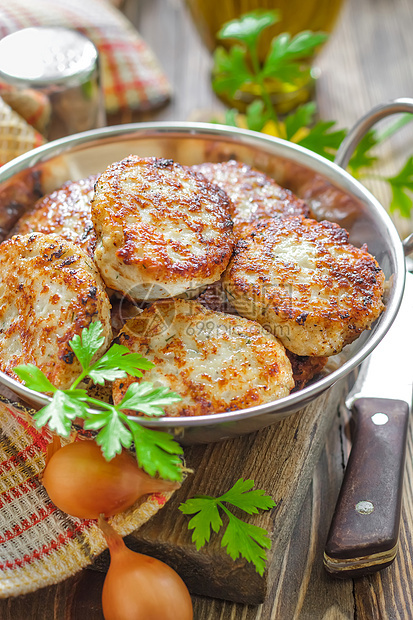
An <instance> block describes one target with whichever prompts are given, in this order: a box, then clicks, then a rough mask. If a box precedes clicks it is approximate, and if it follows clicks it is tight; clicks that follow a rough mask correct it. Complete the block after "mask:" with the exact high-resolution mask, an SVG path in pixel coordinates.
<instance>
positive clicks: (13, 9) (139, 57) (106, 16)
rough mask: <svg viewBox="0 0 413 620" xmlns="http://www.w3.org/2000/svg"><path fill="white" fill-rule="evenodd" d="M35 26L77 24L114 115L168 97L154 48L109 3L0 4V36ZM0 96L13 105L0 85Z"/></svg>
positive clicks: (38, 0)
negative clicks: (93, 51)
mask: <svg viewBox="0 0 413 620" xmlns="http://www.w3.org/2000/svg"><path fill="white" fill-rule="evenodd" d="M30 26H62V27H66V28H74V29H76V30H79V31H80V32H82V33H83V34H85V35H86V36H87V37H88V38H89V39H90V40H91V41H92V42H93V43H94V44H95V45H96V47H97V49H98V51H99V55H100V61H101V67H102V83H103V91H104V98H105V107H106V112H107V114H108V115H109V116H110V115H112V114H117V115H119V114H120V115H122V113H127V112H130V111H144V110H149V109H152V108H154V107H158V106H160V105H161V104H163V103H165V102H166V101H168V100H169V98H170V95H171V88H170V85H169V82H168V80H167V78H166V76H165V74H164V73H163V71H162V69H161V67H160V65H159V63H158V61H157V59H156V57H155V55H154V54H153V52H152V50H151V49H150V47H149V46H148V45H147V44H146V42H145V41H144V40H143V38H142V37H141V36H140V34H139V32H138V31H137V30H136V28H134V26H133V25H132V24H131V22H130V21H129V20H128V19H127V18H126V17H125V16H124V15H123V14H122V13H121V12H120V11H119V10H118V9H116V8H115V7H114V6H112V5H111V4H109V3H108V2H105V1H104V0H87V1H86V2H85V0H35V1H33V0H12V1H11V2H2V3H0V38H2V37H4V36H6V35H7V34H10V33H11V32H15V31H16V30H19V29H21V28H27V27H30ZM27 53H28V54H29V53H30V50H27ZM0 95H1V96H2V97H3V98H4V100H5V101H6V102H7V103H10V105H12V101H11V100H10V99H8V98H10V97H11V95H10V94H8V93H7V92H5V90H4V89H2V88H1V85H0ZM37 103H39V102H37ZM18 111H19V113H20V114H21V110H18ZM125 116H126V114H125ZM27 120H28V119H27ZM28 122H30V121H29V120H28Z"/></svg>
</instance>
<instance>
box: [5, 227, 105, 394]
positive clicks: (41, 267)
mask: <svg viewBox="0 0 413 620" xmlns="http://www.w3.org/2000/svg"><path fill="white" fill-rule="evenodd" d="M97 320H100V321H101V322H102V324H103V336H104V338H105V340H104V344H103V345H102V346H101V348H100V350H99V352H98V355H97V356H100V355H102V354H103V353H104V351H105V349H106V348H107V347H108V345H109V343H110V340H111V337H112V330H111V327H110V303H109V299H108V296H107V294H106V291H105V287H104V284H103V282H102V280H101V278H100V275H99V273H98V271H97V269H96V267H95V265H94V263H93V261H92V259H91V258H90V257H89V256H88V255H87V254H86V252H84V251H83V250H82V249H81V248H79V247H78V246H76V245H75V244H74V243H72V242H70V241H66V240H65V239H62V237H59V236H58V235H45V234H43V233H32V234H30V235H17V236H15V237H12V238H11V239H7V240H6V241H3V243H2V244H0V369H1V370H2V371H3V372H5V373H7V374H9V375H10V376H12V377H14V378H15V379H18V377H17V376H16V375H15V374H14V373H13V368H14V367H15V366H17V365H18V364H28V363H32V364H35V365H36V366H37V367H38V368H40V369H41V370H42V371H43V372H44V373H45V374H46V376H47V377H48V378H49V379H50V381H51V382H52V383H53V384H54V385H56V386H57V387H60V388H67V387H69V386H70V384H71V383H72V381H73V380H74V379H75V378H76V377H77V376H78V375H79V373H80V372H81V370H82V369H81V367H80V364H79V362H78V361H77V359H76V358H75V356H74V353H73V351H72V349H71V348H70V346H69V344H68V343H69V341H70V340H71V339H72V338H73V337H74V336H75V334H80V333H81V331H82V329H83V328H84V327H89V325H90V324H91V322H92V321H97Z"/></svg>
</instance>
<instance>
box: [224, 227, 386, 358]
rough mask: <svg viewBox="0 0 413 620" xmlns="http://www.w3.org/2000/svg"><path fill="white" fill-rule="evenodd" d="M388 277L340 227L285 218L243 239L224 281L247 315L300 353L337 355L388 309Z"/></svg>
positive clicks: (237, 307) (238, 307)
mask: <svg viewBox="0 0 413 620" xmlns="http://www.w3.org/2000/svg"><path fill="white" fill-rule="evenodd" d="M383 284H384V274H383V272H382V271H381V269H380V267H379V265H378V264H377V262H376V260H375V259H374V258H373V257H372V256H371V255H370V254H369V253H368V252H367V249H366V248H365V247H363V248H361V249H359V248H356V247H354V246H352V245H351V244H350V243H349V240H348V233H347V231H346V230H344V229H343V228H340V227H339V226H338V225H337V224H333V223H331V222H327V221H323V222H316V221H315V220H313V219H306V218H303V217H293V216H291V217H283V216H279V217H278V218H274V220H272V221H270V222H266V223H263V224H261V225H260V224H258V225H257V226H256V231H255V232H254V233H252V234H251V235H249V236H248V237H245V238H244V239H240V240H239V242H238V243H237V246H236V248H235V251H234V256H233V258H232V260H231V262H230V264H229V266H228V269H227V271H226V272H225V274H224V277H223V286H224V289H225V291H226V293H227V295H228V297H229V299H230V301H231V304H232V305H233V306H234V307H235V308H236V309H237V311H238V312H239V314H240V315H241V316H246V317H248V318H250V319H254V320H257V321H258V322H259V323H261V324H262V325H263V326H265V328H266V329H268V330H269V331H270V332H271V333H273V334H274V335H275V336H277V337H278V338H279V339H280V340H281V342H282V343H283V344H284V346H285V347H286V349H288V350H289V351H292V352H293V353H296V354H297V355H302V356H305V355H311V356H329V355H333V354H335V353H338V352H339V351H341V349H342V348H343V346H344V345H346V344H348V343H350V342H353V340H355V339H356V338H357V337H358V336H359V335H360V333H361V332H362V331H363V330H365V329H369V328H370V326H371V324H372V323H373V321H374V320H375V319H377V317H378V316H379V315H380V313H381V312H382V310H383V308H384V306H383V302H382V295H383Z"/></svg>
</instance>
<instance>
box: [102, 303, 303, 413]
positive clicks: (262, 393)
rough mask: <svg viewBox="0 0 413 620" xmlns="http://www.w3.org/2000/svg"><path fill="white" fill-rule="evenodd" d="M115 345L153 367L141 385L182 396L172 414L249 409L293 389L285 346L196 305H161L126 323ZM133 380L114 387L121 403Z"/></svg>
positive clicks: (246, 322)
mask: <svg viewBox="0 0 413 620" xmlns="http://www.w3.org/2000/svg"><path fill="white" fill-rule="evenodd" d="M118 341H119V342H120V343H121V344H124V345H125V346H127V347H128V348H129V349H130V350H131V351H136V352H139V353H141V354H142V355H144V356H145V357H147V358H148V359H149V360H151V361H152V362H154V363H155V367H154V368H152V369H151V370H146V371H144V376H143V379H142V380H143V381H150V382H153V383H154V385H155V386H167V387H168V388H170V389H171V390H174V391H175V392H177V393H178V394H180V395H181V396H182V400H181V401H180V402H177V403H174V404H172V405H168V406H167V407H165V413H166V415H168V416H177V415H181V416H196V415H206V414H214V413H219V412H223V411H233V410H237V409H244V408H246V407H251V406H254V405H260V404H262V403H266V402H270V401H273V400H276V399H278V398H281V397H283V396H287V395H288V394H289V393H290V390H291V389H292V388H293V387H294V381H293V377H292V372H291V364H290V361H289V359H288V357H287V355H286V353H285V349H284V347H283V345H282V344H281V343H280V342H279V341H278V340H277V338H275V337H274V336H272V334H270V333H268V332H267V331H266V330H264V329H263V328H262V327H261V326H260V325H258V324H257V323H255V322H253V321H249V320H247V319H244V318H242V317H238V316H233V315H230V314H223V313H221V312H213V311H210V310H208V309H207V308H205V307H204V306H202V305H201V304H199V303H198V302H196V301H184V300H169V301H162V302H156V303H154V304H152V306H151V307H150V308H148V309H146V310H144V311H143V312H142V314H140V315H139V316H137V317H135V318H134V319H131V320H130V321H128V322H127V323H126V324H125V325H124V327H123V328H122V331H121V332H120V334H119V336H118ZM133 381H136V379H134V378H128V379H126V380H125V379H120V380H119V381H115V382H114V389H113V400H114V402H115V403H118V402H119V401H120V400H121V398H122V397H123V395H124V394H125V392H126V390H127V388H128V386H129V385H130V383H131V382H133Z"/></svg>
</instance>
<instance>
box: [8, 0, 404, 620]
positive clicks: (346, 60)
mask: <svg viewBox="0 0 413 620" xmlns="http://www.w3.org/2000/svg"><path fill="white" fill-rule="evenodd" d="M217 5H219V3H217ZM123 10H124V11H125V14H126V15H127V16H128V17H129V19H131V21H132V22H133V23H134V24H135V25H136V27H137V28H138V30H139V31H140V33H141V34H142V35H143V37H144V38H145V39H146V41H147V42H148V43H149V44H150V46H151V47H152V49H153V50H154V52H155V53H156V55H157V57H158V59H159V61H160V63H161V65H162V67H163V69H164V70H165V72H166V74H167V75H168V77H169V79H170V81H171V83H172V86H173V90H174V96H173V99H172V101H171V102H170V103H169V104H168V105H167V106H165V107H164V108H163V109H161V110H158V111H156V112H155V113H151V114H146V115H145V120H147V119H154V120H188V119H191V118H194V117H199V115H200V114H203V113H204V111H205V110H215V111H217V112H218V111H221V110H222V109H223V106H222V104H221V103H220V101H219V100H218V99H217V98H216V97H215V96H214V94H213V92H212V90H211V86H210V78H209V72H210V69H211V57H210V55H209V53H208V52H207V51H206V49H205V48H204V47H203V45H202V43H201V41H200V39H199V37H198V34H197V32H196V30H195V28H194V26H193V24H192V22H191V20H190V18H189V16H188V14H187V12H186V10H185V7H184V5H183V2H182V1H181V0H127V1H126V3H125V5H124V9H123ZM412 32H413V2H412V0H348V2H347V3H346V5H345V6H344V9H343V11H342V13H341V17H340V20H339V23H338V25H337V27H336V29H335V31H334V33H333V35H332V36H331V38H330V41H329V43H328V44H327V46H326V47H325V48H324V50H323V52H322V55H321V56H320V58H319V60H318V66H319V67H320V69H321V77H320V78H319V80H318V84H317V94H316V96H317V102H318V106H319V110H320V113H321V116H322V117H323V118H324V119H335V120H337V121H338V122H339V124H340V125H341V126H343V127H349V126H351V124H352V123H354V122H355V121H356V120H357V119H358V118H359V117H360V116H361V115H362V114H363V113H365V112H366V111H367V110H368V109H369V108H370V107H372V106H373V105H375V104H377V103H380V102H383V101H387V100H389V99H392V98H396V97H401V96H409V95H410V96H413V62H412V60H411V59H413V37H412ZM141 118H143V117H141ZM412 138H413V131H412V127H410V126H408V127H407V128H405V129H404V130H402V131H401V132H399V134H397V135H396V136H395V137H394V138H393V139H392V140H391V141H390V142H389V143H388V144H386V145H385V146H384V147H382V151H381V154H382V158H383V162H384V164H383V166H384V168H385V169H386V170H388V171H390V172H393V171H394V172H395V171H396V170H398V169H399V168H400V165H401V163H402V162H403V160H404V159H406V157H407V156H409V155H410V154H411V152H412V149H411V146H410V145H411V144H412ZM369 188H370V189H371V190H372V191H373V193H375V194H376V196H377V197H378V198H379V199H380V200H382V201H383V203H385V204H386V203H388V200H389V196H388V190H387V188H386V187H383V186H382V185H381V184H380V182H378V181H374V182H372V184H371V185H369ZM410 228H411V223H410V222H404V223H403V222H402V223H400V230H401V231H402V233H403V234H405V233H406V232H407V231H408V230H409V229H410ZM347 422H348V420H347V419H346V417H345V416H343V415H338V416H337V417H336V419H335V421H334V423H333V427H332V429H331V432H330V433H329V435H328V437H327V441H326V446H325V449H324V451H323V452H322V456H321V458H320V460H319V462H318V464H317V466H316V468H315V471H314V475H313V480H312V483H311V486H310V489H309V491H308V494H307V496H306V499H305V501H304V504H303V506H302V510H301V513H300V516H299V518H298V521H297V523H296V526H295V530H294V533H293V535H292V537H291V541H290V543H289V545H288V548H287V551H286V554H285V560H284V564H283V566H282V570H281V571H280V573H279V574H278V576H277V578H276V580H275V581H274V583H273V584H272V587H271V590H270V592H269V595H268V597H267V599H266V601H265V603H264V604H263V605H261V606H259V607H255V606H244V605H239V604H231V603H228V602H223V601H219V600H214V599H207V598H202V597H194V598H193V600H194V610H195V618H196V620H207V619H208V620H218V619H220V620H229V619H231V620H241V619H242V620H253V619H254V620H270V619H271V620H278V619H280V620H292V619H295V620H318V619H321V618H323V619H325V620H338V619H340V620H344V619H351V618H354V619H357V620H363V619H366V620H373V619H384V620H392V619H396V618H397V619H401V620H405V619H409V618H413V562H412V556H413V465H412V464H413V427H412V425H411V428H410V434H409V441H408V449H407V470H406V476H405V489H404V507H403V516H402V525H401V532H400V550H399V554H398V556H397V558H396V560H395V562H394V563H393V565H392V566H390V567H389V568H387V569H385V570H383V571H381V572H379V573H376V574H374V575H371V576H369V577H366V578H361V579H356V580H343V581H341V580H335V579H333V578H331V577H329V576H328V575H327V574H326V573H325V571H324V569H323V565H322V554H323V547H324V543H325V539H326V536H327V532H328V527H329V523H330V519H331V516H332V512H333V509H334V505H335V500H336V497H337V494H338V491H339V487H340V483H341V480H342V476H343V470H344V468H345V463H346V458H347V454H348V451H349V445H350V444H349V439H348V434H349V433H348V424H347ZM102 583H103V575H102V574H101V573H97V572H95V571H92V570H84V571H82V572H81V573H79V574H78V575H76V576H75V577H73V578H72V579H69V580H67V581H65V582H64V583H62V584H59V585H57V586H53V587H49V588H45V589H43V590H41V591H39V592H37V593H33V594H30V595H27V596H24V597H18V598H15V599H8V600H4V601H0V618H2V620H26V619H29V618H30V620H69V619H70V620H95V619H96V620H97V619H102V617H103V616H102V614H101V610H100V592H101V587H102Z"/></svg>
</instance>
